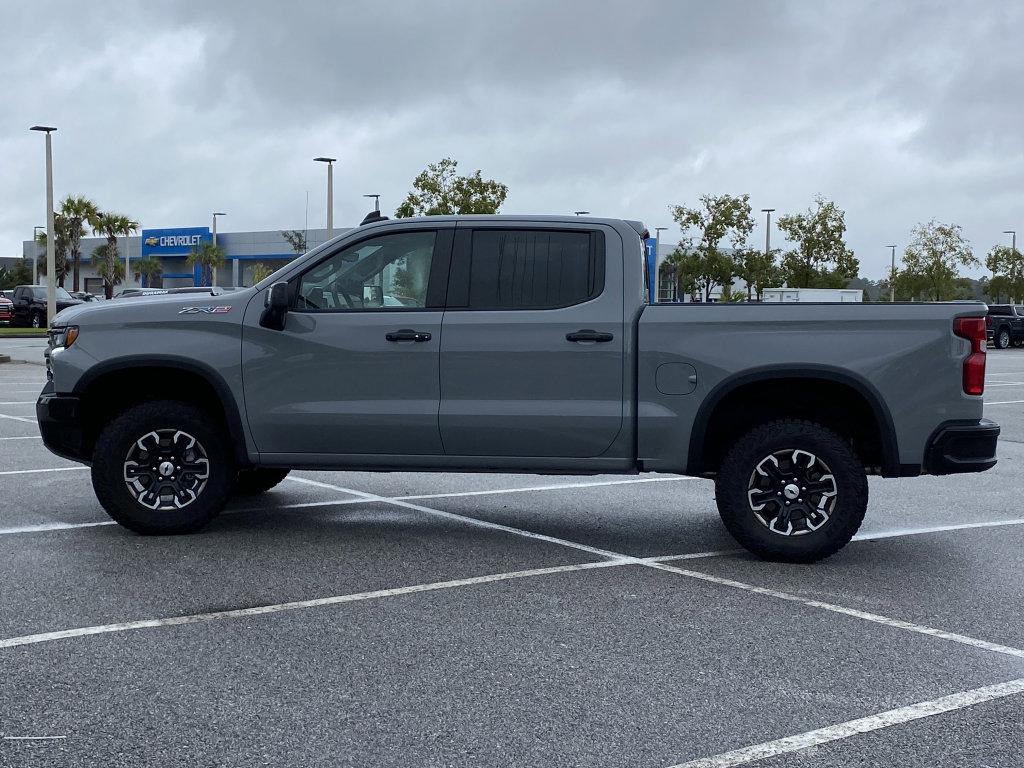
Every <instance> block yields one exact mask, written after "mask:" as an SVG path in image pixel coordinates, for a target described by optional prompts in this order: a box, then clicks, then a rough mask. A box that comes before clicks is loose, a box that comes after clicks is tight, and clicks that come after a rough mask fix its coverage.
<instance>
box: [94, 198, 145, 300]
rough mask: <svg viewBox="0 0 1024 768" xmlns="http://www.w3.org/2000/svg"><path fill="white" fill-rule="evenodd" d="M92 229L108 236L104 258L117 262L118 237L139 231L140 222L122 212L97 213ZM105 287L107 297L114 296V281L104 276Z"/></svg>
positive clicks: (122, 267) (98, 233) (122, 269)
mask: <svg viewBox="0 0 1024 768" xmlns="http://www.w3.org/2000/svg"><path fill="white" fill-rule="evenodd" d="M92 231H93V233H95V234H97V235H103V237H105V238H107V242H106V245H107V250H106V251H104V257H103V258H104V259H106V260H112V261H113V262H116V261H117V260H118V259H117V257H118V253H117V238H118V237H128V235H131V234H132V233H134V232H138V231H139V222H137V221H135V220H134V219H132V218H129V217H128V216H125V215H124V214H121V213H97V214H96V218H95V221H94V222H93V224H92ZM95 263H96V251H93V264H95ZM101 277H102V275H101ZM123 277H124V265H122V266H121V278H123ZM103 287H104V288H105V289H106V291H107V298H108V299H109V298H112V297H113V295H114V283H113V282H108V281H107V279H106V278H104V279H103Z"/></svg>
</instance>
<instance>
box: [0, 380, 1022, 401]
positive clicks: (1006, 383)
mask: <svg viewBox="0 0 1024 768" xmlns="http://www.w3.org/2000/svg"><path fill="white" fill-rule="evenodd" d="M1020 386H1024V381H996V382H993V383H992V384H986V385H985V389H991V388H993V387H1020ZM0 405H3V403H0Z"/></svg>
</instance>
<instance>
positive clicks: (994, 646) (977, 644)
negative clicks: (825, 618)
mask: <svg viewBox="0 0 1024 768" xmlns="http://www.w3.org/2000/svg"><path fill="white" fill-rule="evenodd" d="M643 564H644V565H646V566H647V567H648V568H657V569H658V570H662V571H668V572H669V573H678V574H679V575H681V576H689V577H690V578H692V579H699V580H700V581H707V582H710V583H711V584H720V585H722V586H724V587H733V588H734V589H742V590H743V591H745V592H752V593H754V594H755V595H765V596H766V597H775V598H778V599H779V600H786V601H788V602H791V603H800V604H801V605H806V606H808V607H809V608H820V609H821V610H824V611H831V612H832V613H839V614H842V615H844V616H851V617H853V618H855V619H863V620H864V621H870V622H872V623H874V624H881V625H882V626H886V627H892V628H893V629H902V630H905V631H907V632H915V633H917V634H919V635H928V636H929V637H938V638H940V639H942V640H948V641H950V642H953V643H959V644H961V645H969V646H971V647H973V648H980V649H982V650H985V651H992V652H993V653H1001V654H1003V655H1005V656H1015V657H1017V658H1018V659H1024V650H1022V649H1020V648H1013V647H1011V646H1008V645H1000V644H999V643H990V642H988V641H987V640H979V639H978V638H976V637H969V636H967V635H959V634H957V633H955V632H946V631H945V630H942V629H936V628H935V627H929V626H925V625H924V624H914V623H912V622H909V621H903V620H901V619H892V618H889V617H888V616H882V615H880V614H877V613H869V612H867V611H860V610H857V609H856V608H847V607H845V606H842V605H836V604H834V603H826V602H823V601H821V600H812V599H810V598H807V597H801V596H800V595H793V594H790V593H789V592H781V591H779V590H777V589H769V588H768V587H758V586H755V585H754V584H747V583H746V582H743V581H735V580H734V579H726V578H723V577H722V576H712V575H711V574H710V573H703V572H701V571H691V570H687V569H685V568H677V567H675V566H674V565H665V564H664V563H643Z"/></svg>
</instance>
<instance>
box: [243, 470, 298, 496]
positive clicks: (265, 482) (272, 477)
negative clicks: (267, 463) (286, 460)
mask: <svg viewBox="0 0 1024 768" xmlns="http://www.w3.org/2000/svg"><path fill="white" fill-rule="evenodd" d="M289 472H291V470H290V469H268V468H255V469H242V470H239V472H238V477H237V478H236V479H235V487H234V491H233V492H234V493H236V494H239V495H242V496H255V495H256V494H259V493H265V492H267V491H269V490H270V489H271V488H273V487H274V486H275V485H277V484H278V483H280V482H281V481H282V480H284V479H285V478H286V477H288V473H289Z"/></svg>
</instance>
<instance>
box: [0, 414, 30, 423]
mask: <svg viewBox="0 0 1024 768" xmlns="http://www.w3.org/2000/svg"><path fill="white" fill-rule="evenodd" d="M0 419H11V420H12V421H24V422H25V423H26V424H35V423H36V420H35V419H26V418H25V417H23V416H8V415H7V414H6V413H0Z"/></svg>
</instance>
